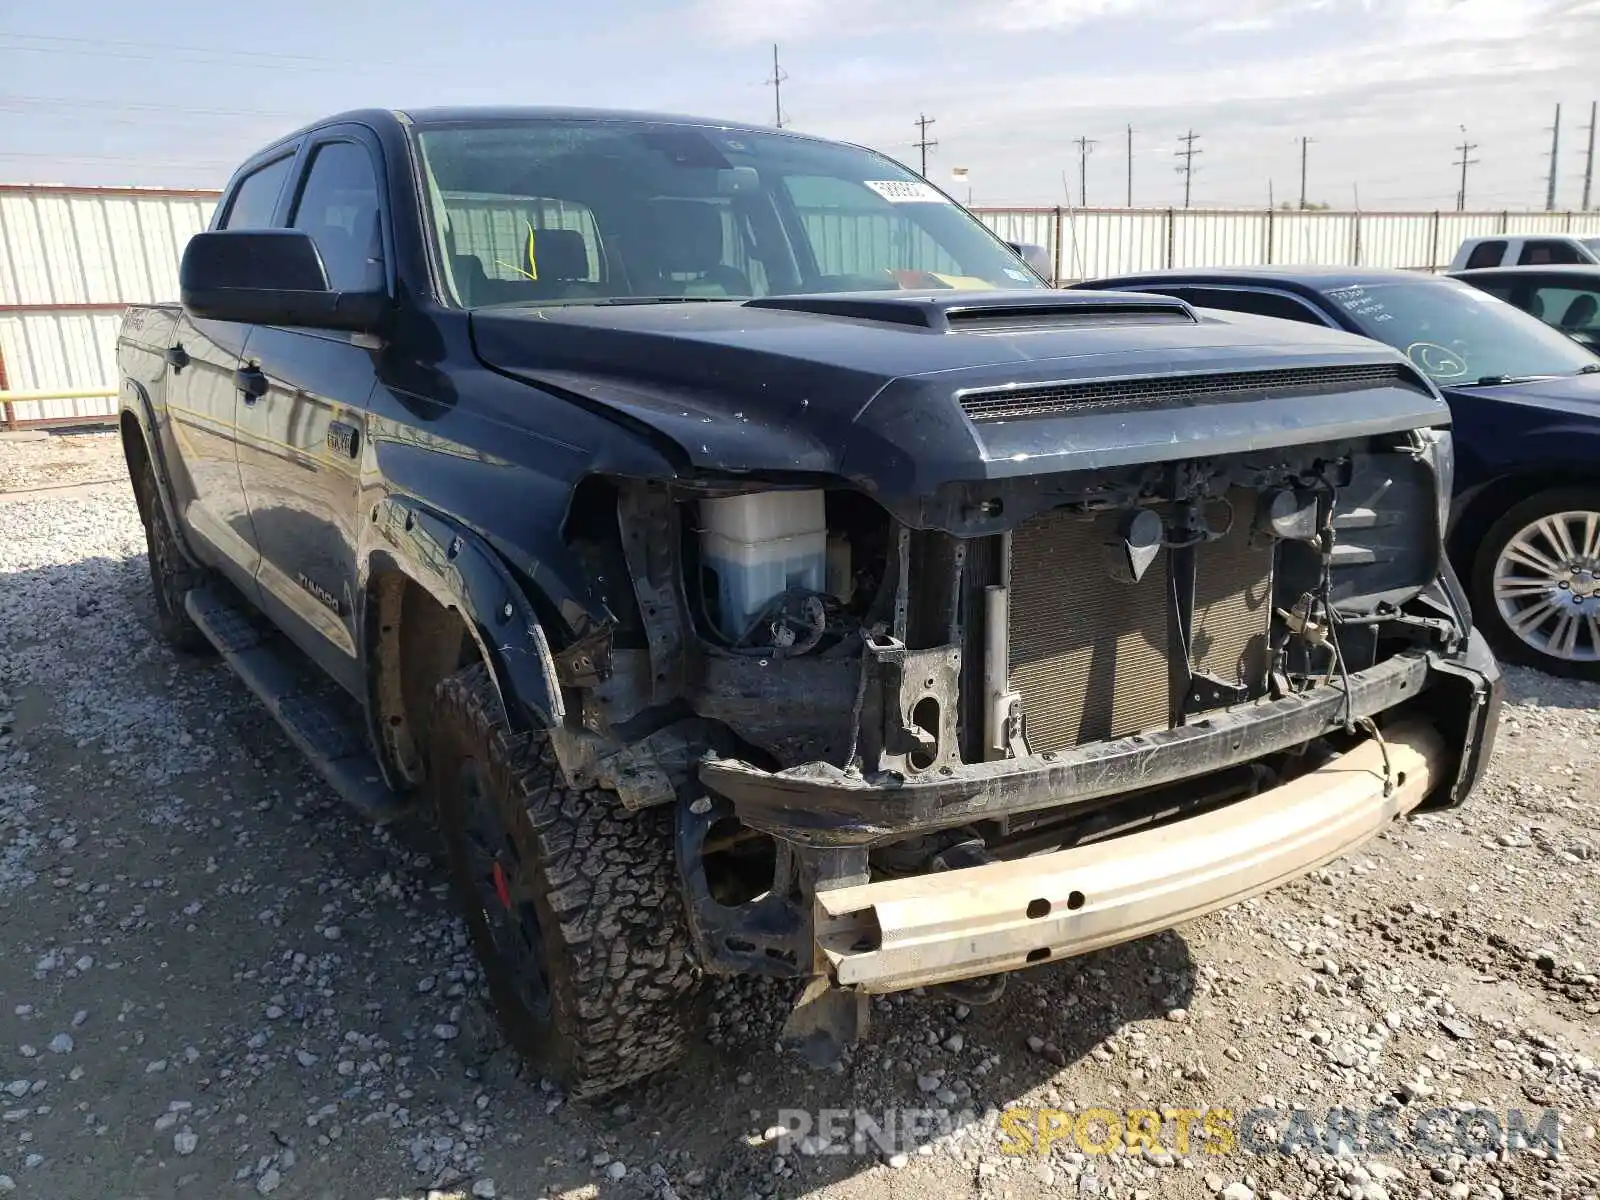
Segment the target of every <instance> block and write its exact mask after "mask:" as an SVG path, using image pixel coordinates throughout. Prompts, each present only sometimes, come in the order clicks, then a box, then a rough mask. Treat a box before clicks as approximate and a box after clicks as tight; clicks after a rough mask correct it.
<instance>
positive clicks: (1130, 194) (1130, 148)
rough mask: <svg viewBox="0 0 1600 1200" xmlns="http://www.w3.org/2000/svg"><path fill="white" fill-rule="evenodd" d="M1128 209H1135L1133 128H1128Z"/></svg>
mask: <svg viewBox="0 0 1600 1200" xmlns="http://www.w3.org/2000/svg"><path fill="white" fill-rule="evenodd" d="M1128 207H1129V208H1132V207H1133V126H1132V125H1129V126H1128Z"/></svg>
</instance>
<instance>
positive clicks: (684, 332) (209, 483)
mask: <svg viewBox="0 0 1600 1200" xmlns="http://www.w3.org/2000/svg"><path fill="white" fill-rule="evenodd" d="M181 288H182V304H181V306H178V305H170V306H161V305H158V306H150V307H144V308H137V309H134V310H133V311H131V312H130V313H129V314H128V316H127V318H126V321H125V323H124V326H123V330H122V334H121V338H120V342H119V347H118V361H119V364H120V373H121V378H122V383H121V396H122V434H123V439H124V444H125V447H126V453H127V462H128V468H129V472H130V474H131V477H132V480H133V484H134V491H135V494H136V495H137V498H138V502H139V507H140V511H141V514H142V516H143V519H144V522H145V525H146V528H147V530H148V534H149V547H150V571H151V577H152V580H153V583H154V587H155V608H156V613H157V616H158V618H159V622H160V626H161V629H162V632H163V633H164V634H165V635H166V636H167V637H168V639H169V640H170V641H171V642H172V643H174V644H175V645H176V646H178V647H179V648H182V649H185V650H195V651H202V652H210V651H216V652H220V654H221V655H222V656H223V657H224V658H225V659H226V661H227V662H228V664H229V665H230V666H231V667H233V669H234V670H236V671H237V672H238V674H239V675H240V676H241V677H242V678H243V680H244V681H245V682H246V683H248V684H249V685H250V687H251V688H253V689H254V690H255V691H256V692H257V693H258V694H259V695H260V697H261V698H262V700H263V701H264V702H265V704H266V705H267V706H268V707H269V708H270V709H271V711H272V712H273V714H274V715H275V716H276V717H277V718H278V719H279V720H280V721H281V722H282V724H283V726H284V728H285V730H286V731H287V733H288V735H289V736H290V737H291V738H292V739H293V740H294V742H295V743H296V744H297V745H298V746H299V747H300V748H301V749H303V750H304V751H305V753H306V754H307V755H308V756H309V757H310V759H311V760H312V761H313V762H314V763H315V764H316V766H317V767H318V769H319V770H320V771H321V772H322V774H323V775H324V776H325V777H326V778H327V779H328V780H329V781H330V782H331V783H332V784H333V785H334V786H335V787H336V788H337V789H338V790H339V791H340V792H341V793H343V794H344V795H345V796H346V797H347V798H348V799H349V800H350V801H351V802H352V803H354V804H356V805H357V806H358V807H360V808H361V809H362V810H364V811H365V812H366V813H368V814H369V815H371V816H372V817H374V818H376V819H379V820H385V819H388V818H390V817H393V816H395V815H397V814H399V813H401V812H403V811H405V810H406V809H407V807H408V805H410V804H411V802H412V801H413V799H414V798H416V799H421V800H422V801H424V802H425V803H426V804H427V805H429V806H431V807H432V809H433V810H434V811H435V812H436V814H437V819H438V824H439V828H440V830H441V834H442V838H443V840H444V843H445V848H446V851H447V853H446V859H447V861H448V863H449V865H450V870H451V872H452V875H453V882H454V884H455V886H456V890H457V893H458V895H459V897H460V900H461V904H462V910H463V913H464V916H465V920H466V922H467V924H468V926H469V928H470V931H471V934H472V937H473V940H474V943H475V945H476V947H477V950H478V952H479V954H480V956H481V958H482V961H483V964H484V969H485V974H486V978H487V981H488V983H489V986H490V990H491V992H492V994H493V998H494V1000H495V1003H496V1005H497V1008H498V1010H499V1013H500V1015H501V1017H502V1020H503V1022H504V1024H505V1026H506V1028H507V1030H508V1032H509V1034H510V1036H511V1037H512V1039H513V1040H514V1041H515V1043H516V1044H517V1045H518V1046H519V1047H521V1048H522V1049H523V1050H524V1051H525V1052H527V1053H529V1054H530V1055H533V1056H536V1057H537V1058H538V1059H539V1061H541V1063H542V1064H544V1066H545V1068H546V1069H547V1070H549V1071H551V1072H553V1073H555V1074H558V1075H559V1076H560V1077H561V1078H562V1079H563V1080H564V1081H565V1082H566V1083H567V1084H568V1085H569V1086H570V1087H571V1088H572V1089H573V1090H574V1091H575V1092H577V1093H580V1094H593V1093H597V1092H602V1091H605V1090H607V1089H610V1088H614V1087H616V1086H618V1085H620V1084H622V1083H625V1082H627V1081H629V1080H632V1079H635V1078H637V1077H639V1076H641V1075H643V1074H646V1073H648V1072H650V1071H653V1070H656V1069H658V1068H660V1067H662V1066H664V1065H666V1064H668V1063H669V1062H671V1061H672V1060H673V1059H674V1058H675V1057H676V1056H677V1055H678V1054H680V1053H681V1052H682V1051H683V1050H684V1049H685V1047H686V1046H687V1045H688V1044H689V1043H690V1041H691V1040H692V1038H693V1036H694V1030H693V1016H692V1014H693V1013H694V1011H695V1008H694V1005H693V1003H692V1001H693V996H694V992H695V990H696V988H697V986H698V984H699V982H700V981H701V980H702V979H703V978H704V977H705V976H706V975H707V974H710V973H718V972H723V973H728V972H757V973H762V974H765V975H771V976H778V977H786V978H793V979H797V980H805V981H806V983H805V985H804V986H803V988H801V990H800V998H799V1001H798V1003H797V1005H796V1008H795V1011H794V1013H793V1015H792V1016H791V1018H790V1022H789V1026H788V1034H789V1036H790V1037H791V1038H792V1040H793V1041H794V1042H795V1043H796V1044H797V1045H798V1046H800V1047H801V1048H802V1049H803V1050H806V1051H808V1052H810V1053H811V1054H812V1055H813V1057H821V1056H825V1055H826V1054H827V1053H829V1052H830V1051H832V1050H835V1049H836V1048H837V1047H838V1046H839V1045H840V1044H842V1043H844V1042H846V1041H848V1040H849V1039H850V1038H852V1037H855V1036H859V1034H860V1033H861V1031H862V1028H863V1024H864V1021H865V1017H866V1012H867V1004H866V998H867V997H868V996H869V995H870V994H872V993H878V992H888V991H895V990H900V989H905V988H912V987H919V986H929V987H938V988H941V989H944V990H946V991H948V992H951V993H954V994H956V995H960V996H962V997H964V998H966V999H968V1000H971V1001H974V1002H983V1001H985V1000H991V999H993V998H994V997H995V996H997V995H998V994H999V992H1000V990H1001V989H1002V987H1003V985H1004V983H1005V979H1006V976H1007V972H1010V971H1012V970H1014V969H1016V968H1020V967H1024V966H1026V965H1028V964H1032V963H1038V962H1043V961H1046V960H1050V959H1054V958H1058V957H1062V956H1066V955H1071V954H1077V953H1082V952H1085V951H1088V950H1093V949H1095V948H1097V947H1101V946H1105V945H1108V944H1111V943H1114V942H1117V941H1121V940H1125V939H1128V938H1133V937H1138V936H1141V935H1143V934H1146V933H1149V932H1152V931H1155V930H1159V929H1162V928H1165V927H1168V926H1170V925H1172V924H1174V923H1176V922H1179V921H1182V920H1185V919H1187V918H1189V917H1191V916H1194V915H1197V914H1201V913H1205V912H1208V911H1212V910H1214V909H1216V908H1219V907H1221V906H1223V905H1226V904H1230V903H1232V902H1234V901H1236V900H1238V899H1240V898H1243V897H1245V896H1249V895H1251V894H1254V893H1256V892H1259V891H1261V890H1263V889H1266V888H1269V887H1272V886H1275V885H1276V884H1278V883H1281V882H1283V881H1285V880H1288V879H1291V878H1294V877H1296V876H1297V875H1299V874H1302V873H1303V872H1305V871H1307V870H1310V869H1312V868H1313V867H1315V866H1317V865H1319V864H1321V863H1324V862H1327V861H1328V860H1330V859H1332V858H1334V857H1335V856H1337V855H1339V854H1341V853H1344V852H1345V851H1347V850H1348V849H1350V848H1352V847H1354V846H1356V845H1359V844H1360V843H1361V842H1362V841H1363V840H1364V839H1366V838H1368V837H1370V836H1372V835H1374V834H1375V833H1377V832H1378V831H1380V830H1381V829H1382V828H1384V827H1385V825H1386V824H1387V823H1388V822H1389V821H1391V820H1393V819H1394V818H1395V817H1397V816H1400V815H1403V814H1405V813H1407V812H1409V811H1411V810H1413V809H1416V808H1418V807H1447V806H1451V805H1457V804H1460V803H1461V802H1462V801H1463V800H1464V799H1465V798H1466V796H1467V795H1468V793H1469V792H1470V791H1471V789H1472V788H1473V786H1474V784H1475V783H1476V781H1477V780H1478V778H1479V777H1480V775H1481V773H1482V771H1483V769H1484V766H1485V762H1486V760H1487V758H1488V755H1489V752H1490V747H1491V745H1492V742H1493V737H1494V728H1495V722H1496V715H1497V711H1498V704H1499V695H1500V685H1499V672H1498V670H1497V668H1496V666H1495V663H1494V660H1493V658H1492V656H1491V655H1490V654H1489V653H1488V652H1487V651H1486V650H1485V648H1484V645H1483V642H1482V640H1481V638H1480V637H1479V636H1478V634H1476V633H1475V632H1473V630H1472V626H1471V618H1470V615H1469V612H1468V609H1467V605H1466V603H1465V601H1464V600H1463V597H1462V592H1461V588H1460V587H1459V585H1458V584H1457V582H1456V580H1455V578H1454V576H1453V575H1452V574H1451V573H1450V569H1449V567H1448V565H1447V564H1446V563H1445V561H1444V559H1443V558H1442V556H1441V553H1440V538H1441V528H1442V524H1443V522H1444V520H1445V516H1446V513H1447V509H1448V502H1449V495H1450V475H1451V464H1452V460H1451V444H1450V438H1449V434H1448V432H1447V431H1446V430H1445V428H1444V427H1445V426H1446V425H1447V423H1448V410H1447V409H1446V407H1445V405H1444V403H1443V401H1442V400H1441V398H1440V395H1439V393H1438V391H1437V390H1436V389H1435V388H1434V387H1433V386H1432V385H1431V384H1430V383H1429V382H1428V380H1427V379H1426V378H1424V377H1423V376H1422V375H1421V374H1419V373H1418V371H1417V370H1416V369H1415V368H1413V367H1412V366H1411V365H1410V364H1409V363H1408V362H1407V361H1406V360H1405V359H1404V358H1403V357H1402V356H1401V355H1399V354H1398V353H1396V352H1394V351H1392V350H1389V349H1388V348H1386V347H1383V346H1380V345H1378V344H1376V343H1374V342H1370V341H1367V340H1364V339H1359V338H1356V337H1353V336H1350V335H1346V334H1342V333H1337V332H1333V331H1324V330H1316V329H1312V328H1310V327H1296V326H1291V325H1288V324H1282V325H1278V324H1275V323H1262V322H1254V321H1250V320H1248V319H1246V318H1240V319H1239V320H1237V321H1233V320H1231V319H1229V318H1226V317H1212V316H1205V317H1202V316H1199V315H1197V314H1196V312H1195V311H1194V310H1193V309H1191V308H1190V307H1189V306H1188V305H1186V304H1185V303H1183V302H1182V301H1178V300H1174V299H1171V298H1166V297H1156V296H1143V295H1137V294H1129V293H1116V294H1098V293H1092V292H1059V291H1054V290H1051V289H1050V288H1049V287H1047V286H1046V285H1045V283H1044V281H1043V280H1041V279H1040V278H1039V277H1038V276H1037V275H1035V274H1034V273H1033V272H1032V270H1031V269H1030V268H1029V267H1028V266H1027V265H1026V263H1025V262H1024V261H1023V260H1022V259H1021V258H1020V257H1018V255H1017V254H1016V253H1014V251H1013V248H1010V247H1008V246H1007V245H1006V244H1005V243H1003V242H1001V241H999V240H997V239H996V238H995V237H994V236H993V235H992V234H991V233H990V232H989V231H988V230H987V229H985V228H984V227H983V226H982V225H981V224H980V223H979V222H978V221H977V220H975V219H974V218H973V217H972V216H971V215H970V214H969V213H967V212H966V211H965V210H964V209H962V208H961V207H960V206H958V205H956V204H954V203H953V202H951V201H950V199H949V198H948V197H946V196H945V195H944V194H943V193H941V192H939V191H938V190H937V189H935V188H933V187H931V186H930V185H929V184H928V183H926V182H925V181H924V180H922V179H920V178H918V177H917V176H916V175H914V174H912V173H911V172H909V171H907V170H905V169H904V168H903V167H901V166H899V165H897V164H895V163H893V162H891V161H889V160H888V159H885V158H884V157H882V156H880V155H878V154H875V153H872V152H869V151H866V150H862V149H858V148H855V147H849V146H842V145H836V144H833V143H829V142H825V141H820V140H817V139H814V138H808V137H803V136H798V135H796V134H794V133H791V132H789V131H775V130H764V129H758V128H750V127H745V126H738V125H729V124H720V123H713V122H707V121H697V120H691V119H685V118H675V117H662V116H645V115H625V114H614V113H600V112H577V111H549V110H538V111H534V110H512V111H502V110H484V111H467V110H441V111H412V112H387V111H384V112H356V113H350V114H347V115H343V116H339V117H334V118H331V119H329V120H327V121H324V122H321V123H319V124H317V125H314V126H312V127H310V128H307V129H305V130H302V131H301V132H299V133H296V134H293V135H291V136H289V137H286V138H284V139H283V140H281V141H279V142H277V143H275V144H273V145H272V146H269V147H268V148H266V149H265V150H263V151H261V152H260V153H259V154H258V155H256V156H255V157H253V158H252V159H251V160H250V161H249V162H247V163H246V164H245V165H244V166H243V167H241V168H240V169H239V171H238V172H237V173H236V174H235V175H234V177H233V179H232V180H231V182H230V183H229V185H228V187H227V190H226V193H225V194H224V196H223V199H222V202H221V203H220V204H219V205H218V207H217V210H216V216H215V218H214V219H213V222H212V228H211V229H210V230H209V231H208V232H205V233H202V234H200V235H198V236H196V237H195V238H194V239H193V240H192V241H191V242H190V244H189V246H188V248H187V250H186V252H185V254H184V259H183V264H182V270H181Z"/></svg>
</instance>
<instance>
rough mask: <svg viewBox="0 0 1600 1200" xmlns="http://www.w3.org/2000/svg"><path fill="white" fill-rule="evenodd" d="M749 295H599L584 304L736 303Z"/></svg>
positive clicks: (746, 298)
mask: <svg viewBox="0 0 1600 1200" xmlns="http://www.w3.org/2000/svg"><path fill="white" fill-rule="evenodd" d="M749 299H750V297H749V296H600V297H597V298H596V299H593V300H584V301H581V302H580V303H585V304H599V305H612V304H736V303H739V302H741V301H744V300H749Z"/></svg>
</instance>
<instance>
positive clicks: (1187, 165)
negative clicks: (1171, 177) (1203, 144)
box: [1174, 129, 1205, 208]
mask: <svg viewBox="0 0 1600 1200" xmlns="http://www.w3.org/2000/svg"><path fill="white" fill-rule="evenodd" d="M1178 140H1179V141H1180V142H1182V143H1183V149H1182V150H1177V151H1174V153H1176V154H1177V155H1178V156H1179V157H1180V158H1182V159H1183V164H1182V165H1181V166H1179V167H1178V168H1177V170H1178V172H1179V174H1181V175H1182V176H1183V206H1184V207H1185V208H1188V207H1189V195H1190V189H1191V188H1192V186H1193V184H1194V156H1195V155H1196V154H1204V153H1205V151H1204V150H1196V149H1195V148H1194V144H1195V143H1196V142H1197V141H1199V140H1200V135H1199V134H1198V133H1196V132H1195V131H1194V130H1192V129H1191V130H1189V132H1188V133H1185V134H1180V135H1179V137H1178Z"/></svg>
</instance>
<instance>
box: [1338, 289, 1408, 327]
mask: <svg viewBox="0 0 1600 1200" xmlns="http://www.w3.org/2000/svg"><path fill="white" fill-rule="evenodd" d="M1328 299H1330V300H1332V301H1333V302H1334V303H1335V304H1337V305H1339V306H1340V307H1341V308H1343V309H1344V310H1345V312H1347V313H1349V314H1350V315H1351V316H1353V317H1366V318H1367V319H1368V320H1369V321H1392V320H1394V314H1393V313H1391V312H1388V311H1387V310H1385V308H1384V305H1383V301H1382V300H1380V299H1378V297H1376V296H1374V295H1373V294H1372V293H1371V292H1369V291H1367V289H1366V288H1364V287H1361V286H1359V285H1356V286H1353V287H1342V288H1333V289H1332V290H1330V291H1329V292H1328Z"/></svg>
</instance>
